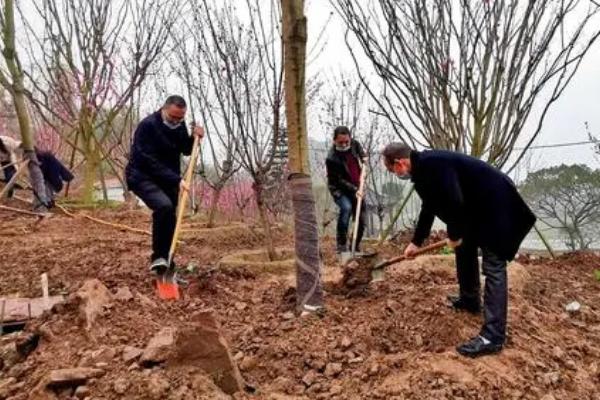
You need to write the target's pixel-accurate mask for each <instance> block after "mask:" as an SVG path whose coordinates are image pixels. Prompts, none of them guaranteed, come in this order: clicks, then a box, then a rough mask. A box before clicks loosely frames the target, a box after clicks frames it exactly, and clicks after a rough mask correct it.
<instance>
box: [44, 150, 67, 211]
mask: <svg viewBox="0 0 600 400" xmlns="http://www.w3.org/2000/svg"><path fill="white" fill-rule="evenodd" d="M35 155H36V157H37V159H38V161H39V162H40V169H41V170H42V174H43V175H44V183H45V186H46V197H47V198H48V202H49V204H48V206H49V207H53V206H54V197H55V195H56V194H57V193H59V192H60V191H61V190H62V189H63V186H64V185H63V182H71V181H72V180H73V179H74V178H75V177H74V176H73V174H72V173H71V171H69V169H68V168H67V167H65V166H64V165H63V163H62V162H60V160H59V159H58V158H56V157H55V156H54V154H52V153H51V152H49V151H44V150H39V149H38V148H37V147H36V148H35ZM34 203H35V204H36V205H39V204H41V201H40V200H39V199H38V198H37V196H36V199H35V201H34Z"/></svg>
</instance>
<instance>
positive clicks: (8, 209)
mask: <svg viewBox="0 0 600 400" xmlns="http://www.w3.org/2000/svg"><path fill="white" fill-rule="evenodd" d="M0 210H5V211H12V212H16V213H20V214H25V215H31V216H34V217H39V218H44V217H45V216H46V215H45V214H42V213H37V212H33V211H27V210H21V209H20V208H15V207H9V206H4V205H0Z"/></svg>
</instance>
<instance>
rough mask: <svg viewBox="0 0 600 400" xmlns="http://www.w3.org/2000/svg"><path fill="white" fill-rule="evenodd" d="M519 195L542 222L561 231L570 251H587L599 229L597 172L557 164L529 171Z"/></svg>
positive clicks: (598, 180)
mask: <svg viewBox="0 0 600 400" xmlns="http://www.w3.org/2000/svg"><path fill="white" fill-rule="evenodd" d="M520 189H521V193H523V196H524V197H525V199H526V200H527V201H528V203H529V204H530V205H531V207H532V208H533V209H534V211H535V212H536V213H537V215H538V216H539V217H540V218H541V219H542V220H543V222H544V223H545V224H546V225H548V226H550V227H552V228H555V229H558V230H560V231H561V232H563V233H564V234H565V235H566V237H567V240H566V241H565V244H566V245H567V247H568V248H569V249H571V250H577V249H587V248H589V246H590V245H591V244H592V243H593V242H594V239H595V238H597V237H598V228H600V171H599V170H592V169H591V168H590V167H588V166H587V165H577V164H576V165H570V166H567V165H560V166H556V167H550V168H544V169H541V170H539V171H536V172H532V173H530V174H529V175H528V176H527V179H526V180H525V182H524V183H523V184H522V185H521V188H520Z"/></svg>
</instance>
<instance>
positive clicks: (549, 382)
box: [543, 372, 560, 386]
mask: <svg viewBox="0 0 600 400" xmlns="http://www.w3.org/2000/svg"><path fill="white" fill-rule="evenodd" d="M543 381H544V384H545V385H546V386H554V385H556V384H557V383H558V382H559V381H560V373H559V372H548V373H546V374H544V375H543Z"/></svg>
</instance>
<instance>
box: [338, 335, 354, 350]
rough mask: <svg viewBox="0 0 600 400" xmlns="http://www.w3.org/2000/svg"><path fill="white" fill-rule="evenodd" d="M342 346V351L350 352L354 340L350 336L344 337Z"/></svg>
mask: <svg viewBox="0 0 600 400" xmlns="http://www.w3.org/2000/svg"><path fill="white" fill-rule="evenodd" d="M340 346H341V348H342V350H348V349H349V348H350V347H352V339H350V338H349V337H348V336H344V337H343V338H342V341H341V342H340Z"/></svg>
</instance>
